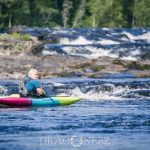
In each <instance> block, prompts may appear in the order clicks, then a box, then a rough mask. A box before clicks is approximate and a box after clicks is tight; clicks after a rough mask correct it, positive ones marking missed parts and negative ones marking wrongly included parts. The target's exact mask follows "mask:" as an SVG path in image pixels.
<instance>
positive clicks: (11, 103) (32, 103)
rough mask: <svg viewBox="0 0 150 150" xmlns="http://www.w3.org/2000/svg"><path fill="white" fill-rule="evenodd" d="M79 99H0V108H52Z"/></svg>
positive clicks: (61, 97)
mask: <svg viewBox="0 0 150 150" xmlns="http://www.w3.org/2000/svg"><path fill="white" fill-rule="evenodd" d="M80 99H81V98H79V97H68V96H54V97H46V98H26V97H15V96H11V97H0V107H44V106H47V107H54V106H66V105H71V104H73V103H75V102H78V101H79V100H80Z"/></svg>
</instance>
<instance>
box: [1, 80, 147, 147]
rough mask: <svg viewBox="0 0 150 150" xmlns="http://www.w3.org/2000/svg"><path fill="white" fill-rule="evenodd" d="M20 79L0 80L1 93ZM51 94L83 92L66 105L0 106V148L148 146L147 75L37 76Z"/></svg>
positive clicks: (10, 90)
mask: <svg viewBox="0 0 150 150" xmlns="http://www.w3.org/2000/svg"><path fill="white" fill-rule="evenodd" d="M18 82H19V81H18V80H0V87H1V88H3V89H4V93H3V94H2V93H1V95H7V94H11V93H16V92H17V91H18V88H17V86H18ZM40 82H41V83H42V86H43V87H44V89H45V90H46V92H47V93H49V95H70V96H81V97H82V100H81V101H79V102H77V103H75V104H73V105H70V106H65V107H52V108H48V107H46V108H45V107H44V108H7V109H6V108H5V109H4V108H1V109H0V114H1V115H0V149H1V150H5V149H11V150H13V149H14V150H20V149H22V150H30V149H37V150H42V149H44V150H49V149H56V150H58V149H64V150H65V149H72V150H74V149H79V150H82V149H83V150H84V149H87V150H92V149H93V150H98V149H102V150H105V149H107V150H126V149H130V150H141V149H143V150H149V146H150V78H133V77H116V78H115V77H104V78H101V79H89V78H53V79H44V80H40Z"/></svg>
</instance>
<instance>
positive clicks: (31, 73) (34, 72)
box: [28, 68, 39, 79]
mask: <svg viewBox="0 0 150 150" xmlns="http://www.w3.org/2000/svg"><path fill="white" fill-rule="evenodd" d="M28 77H30V78H31V79H38V78H39V75H38V71H37V70H36V69H34V68H32V69H30V70H29V72H28Z"/></svg>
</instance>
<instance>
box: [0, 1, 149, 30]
mask: <svg viewBox="0 0 150 150" xmlns="http://www.w3.org/2000/svg"><path fill="white" fill-rule="evenodd" d="M15 25H27V26H31V27H32V26H38V27H64V28H68V27H71V28H72V27H73V28H75V27H94V28H97V27H110V28H114V27H125V28H132V27H150V0H0V28H4V27H11V26H15Z"/></svg>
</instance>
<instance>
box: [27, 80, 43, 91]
mask: <svg viewBox="0 0 150 150" xmlns="http://www.w3.org/2000/svg"><path fill="white" fill-rule="evenodd" d="M40 87H41V85H40V83H39V81H37V80H34V79H31V80H29V81H28V82H27V83H26V84H25V88H26V90H27V91H28V92H31V91H36V89H37V88H40Z"/></svg>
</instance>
